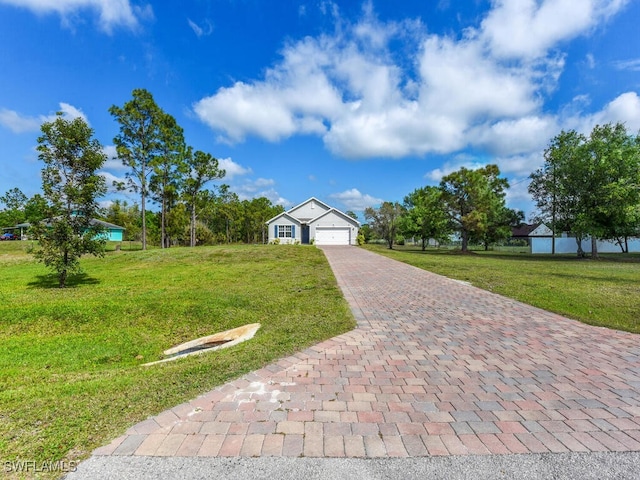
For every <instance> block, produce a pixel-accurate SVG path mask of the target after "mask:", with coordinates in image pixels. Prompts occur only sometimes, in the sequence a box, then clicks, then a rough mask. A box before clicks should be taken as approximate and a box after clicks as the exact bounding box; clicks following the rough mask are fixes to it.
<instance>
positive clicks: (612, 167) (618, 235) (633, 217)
mask: <svg viewBox="0 0 640 480" xmlns="http://www.w3.org/2000/svg"><path fill="white" fill-rule="evenodd" d="M638 147H639V145H638V138H637V137H636V138H633V137H631V136H630V135H629V134H627V131H626V128H625V127H624V125H623V124H621V123H617V124H615V125H614V124H606V125H596V126H595V127H594V128H593V130H592V131H591V134H590V136H589V139H588V142H587V144H586V148H585V150H586V155H585V169H584V171H583V174H584V177H585V179H584V180H583V183H584V185H585V202H584V203H585V205H584V208H585V213H586V214H585V215H584V222H585V230H587V231H588V232H589V234H590V235H591V254H592V256H593V257H597V243H596V239H612V240H617V241H618V243H620V245H621V247H622V249H623V251H624V247H623V245H624V244H623V239H626V238H627V237H628V236H631V235H635V234H637V232H638V219H639V215H638V213H639V212H638V210H639V208H640V151H639V148H638Z"/></svg>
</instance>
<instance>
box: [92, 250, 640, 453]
mask: <svg viewBox="0 0 640 480" xmlns="http://www.w3.org/2000/svg"><path fill="white" fill-rule="evenodd" d="M324 251H325V254H326V256H327V258H328V259H329V262H330V264H331V267H332V269H333V271H334V273H335V275H336V277H337V279H338V282H339V284H340V286H341V288H342V289H343V291H344V294H345V297H346V298H347V300H348V301H349V303H350V304H351V306H352V310H353V312H354V314H355V315H356V318H357V320H358V328H357V329H356V330H354V331H352V332H349V333H347V334H344V335H341V336H339V337H336V338H334V339H331V340H329V341H326V342H323V343H321V344H319V345H316V346H315V347H313V348H310V349H308V350H306V351H305V352H302V353H300V354H298V355H294V356H292V357H289V358H286V359H283V360H281V361H279V362H278V363H277V364H274V365H271V366H269V367H267V368H265V369H262V370H260V371H257V372H254V373H252V374H250V375H247V376H245V377H243V378H242V379H240V380H237V381H234V382H232V383H229V384H227V385H224V386H222V387H220V388H218V389H216V390H214V391H212V392H210V393H208V394H206V395H203V396H201V397H199V398H197V399H195V400H193V401H191V402H189V403H185V404H183V405H179V406H177V407H175V408H173V409H172V410H169V411H166V412H164V413H162V414H160V415H158V416H157V417H154V418H151V419H149V420H147V421H144V422H142V423H140V424H138V425H136V426H134V427H132V428H131V429H130V430H129V431H128V432H127V433H126V435H124V436H122V437H120V438H118V439H116V440H114V441H113V442H112V443H111V444H110V445H108V446H106V447H102V448H100V449H98V450H97V451H96V452H95V455H110V454H113V455H156V456H264V455H276V456H307V457H314V456H315V457H319V456H324V457H343V456H347V457H382V456H426V455H464V454H509V453H532V452H587V451H598V452H600V451H640V362H639V359H640V346H639V340H640V337H638V336H636V335H631V334H626V333H621V332H616V331H611V330H606V329H602V328H595V327H590V326H587V325H583V324H580V323H578V322H575V321H572V320H568V319H565V318H563V317H560V316H558V315H554V314H551V313H548V312H545V311H542V310H538V309H536V308H533V307H529V306H527V305H523V304H521V303H518V302H515V301H513V300H509V299H506V298H503V297H500V296H498V295H494V294H491V293H488V292H485V291H482V290H479V289H476V288H473V287H471V286H468V285H465V284H462V283H460V282H456V281H453V280H449V279H446V278H444V277H440V276H437V275H434V274H431V273H428V272H425V271H422V270H419V269H416V268H414V267H411V266H408V265H404V264H401V263H398V262H396V261H394V260H390V259H387V258H385V257H382V256H379V255H376V254H373V253H370V252H367V251H365V250H362V249H359V248H354V247H327V248H324Z"/></svg>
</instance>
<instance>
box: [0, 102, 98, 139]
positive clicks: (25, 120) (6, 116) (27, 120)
mask: <svg viewBox="0 0 640 480" xmlns="http://www.w3.org/2000/svg"><path fill="white" fill-rule="evenodd" d="M59 112H61V113H62V116H63V117H64V118H66V119H67V120H73V119H75V118H82V119H83V120H84V121H85V122H86V123H87V124H89V120H88V119H87V117H86V115H85V114H84V113H83V112H82V110H80V109H78V108H76V107H74V106H73V105H70V104H68V103H64V102H60V109H59ZM55 119H56V114H55V113H52V114H49V115H38V116H35V117H34V116H29V115H23V114H21V113H18V112H16V111H15V110H9V109H7V108H0V125H2V126H3V127H5V128H8V129H9V130H11V131H12V132H14V133H25V132H37V131H38V130H40V126H41V125H42V124H43V123H44V122H52V121H54V120H55Z"/></svg>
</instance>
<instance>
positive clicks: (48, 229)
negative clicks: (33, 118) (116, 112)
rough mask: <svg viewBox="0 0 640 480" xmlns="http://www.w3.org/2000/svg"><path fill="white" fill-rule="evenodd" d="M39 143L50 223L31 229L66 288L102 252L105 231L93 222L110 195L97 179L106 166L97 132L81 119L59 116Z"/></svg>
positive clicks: (38, 253)
mask: <svg viewBox="0 0 640 480" xmlns="http://www.w3.org/2000/svg"><path fill="white" fill-rule="evenodd" d="M41 130H42V135H41V136H40V137H39V138H38V158H39V159H40V160H42V161H43V162H44V164H45V166H44V168H43V169H42V191H43V197H44V199H45V200H46V203H47V210H48V212H47V219H46V220H43V221H42V222H40V223H38V224H35V225H34V226H33V232H34V234H35V237H36V238H37V239H38V241H39V248H38V249H37V250H35V252H34V254H35V256H36V258H37V259H38V260H39V261H41V262H43V263H44V264H45V265H46V266H47V267H49V268H51V269H52V270H54V272H55V273H56V274H57V275H58V284H59V286H60V287H61V288H62V287H64V286H65V285H66V282H67V278H68V275H69V274H72V273H78V272H80V271H81V270H80V262H79V260H80V257H81V256H82V255H83V254H87V253H89V254H93V255H101V254H103V252H104V245H105V238H104V236H102V235H101V233H103V230H102V229H101V227H100V226H98V225H96V224H95V222H94V221H93V220H94V219H95V218H96V216H97V215H98V213H99V207H98V203H97V199H98V198H99V197H101V196H102V195H104V194H105V193H106V191H107V188H106V185H105V181H104V178H103V177H102V176H101V175H99V174H97V171H98V170H99V169H100V168H101V167H102V165H103V164H104V162H105V160H106V155H105V154H104V153H103V149H102V146H101V145H100V143H99V142H98V141H97V140H95V139H94V138H93V130H92V129H91V128H90V127H89V126H88V125H87V123H86V122H85V121H84V120H83V119H82V118H76V119H74V120H67V119H65V118H63V117H62V115H60V114H59V115H58V116H57V118H56V119H55V120H54V121H53V122H45V123H44V124H43V125H42V127H41Z"/></svg>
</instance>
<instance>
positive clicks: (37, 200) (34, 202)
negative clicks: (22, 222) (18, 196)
mask: <svg viewBox="0 0 640 480" xmlns="http://www.w3.org/2000/svg"><path fill="white" fill-rule="evenodd" d="M24 216H25V218H26V220H27V222H31V223H37V222H39V221H41V220H44V219H45V218H47V201H46V200H45V198H44V197H43V196H42V195H40V194H39V193H36V194H35V195H34V196H33V197H31V198H30V199H29V200H27V203H25V205H24Z"/></svg>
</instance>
